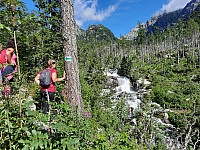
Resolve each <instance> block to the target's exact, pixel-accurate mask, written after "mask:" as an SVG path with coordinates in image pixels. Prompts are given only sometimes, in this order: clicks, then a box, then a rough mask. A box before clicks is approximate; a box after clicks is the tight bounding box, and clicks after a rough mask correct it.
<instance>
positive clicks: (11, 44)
mask: <svg viewBox="0 0 200 150" xmlns="http://www.w3.org/2000/svg"><path fill="white" fill-rule="evenodd" d="M14 49H15V42H14V39H10V40H9V41H8V43H7V45H6V50H7V51H9V52H14Z"/></svg>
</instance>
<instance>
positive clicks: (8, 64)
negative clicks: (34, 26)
mask: <svg viewBox="0 0 200 150" xmlns="http://www.w3.org/2000/svg"><path fill="white" fill-rule="evenodd" d="M14 49H15V43H14V39H11V40H9V41H8V43H7V45H6V49H4V50H1V51H0V72H1V78H0V83H2V82H5V81H6V80H8V81H11V80H12V79H13V74H14V73H16V72H17V61H16V60H17V56H16V55H15V53H14Z"/></svg>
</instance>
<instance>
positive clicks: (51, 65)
mask: <svg viewBox="0 0 200 150" xmlns="http://www.w3.org/2000/svg"><path fill="white" fill-rule="evenodd" d="M47 65H48V67H49V68H56V61H55V60H53V59H50V60H48V63H47Z"/></svg>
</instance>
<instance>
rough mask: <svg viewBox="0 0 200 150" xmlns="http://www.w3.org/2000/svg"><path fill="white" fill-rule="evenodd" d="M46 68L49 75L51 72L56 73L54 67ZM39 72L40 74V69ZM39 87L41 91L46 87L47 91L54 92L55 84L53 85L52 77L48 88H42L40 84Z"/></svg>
mask: <svg viewBox="0 0 200 150" xmlns="http://www.w3.org/2000/svg"><path fill="white" fill-rule="evenodd" d="M46 69H47V70H50V72H51V76H52V73H56V69H54V68H46ZM39 74H42V71H40V73H39ZM40 89H41V90H42V91H46V89H47V91H48V92H56V85H55V82H53V80H52V78H51V84H50V86H49V87H48V88H44V87H42V86H40Z"/></svg>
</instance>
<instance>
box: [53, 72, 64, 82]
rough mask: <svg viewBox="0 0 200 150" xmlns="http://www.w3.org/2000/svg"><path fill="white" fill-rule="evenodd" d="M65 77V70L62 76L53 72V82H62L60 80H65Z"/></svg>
mask: <svg viewBox="0 0 200 150" xmlns="http://www.w3.org/2000/svg"><path fill="white" fill-rule="evenodd" d="M64 79H65V72H64V74H63V77H62V78H57V73H52V80H53V82H60V81H63V80H64Z"/></svg>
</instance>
